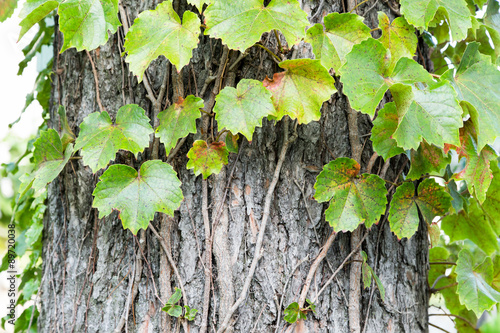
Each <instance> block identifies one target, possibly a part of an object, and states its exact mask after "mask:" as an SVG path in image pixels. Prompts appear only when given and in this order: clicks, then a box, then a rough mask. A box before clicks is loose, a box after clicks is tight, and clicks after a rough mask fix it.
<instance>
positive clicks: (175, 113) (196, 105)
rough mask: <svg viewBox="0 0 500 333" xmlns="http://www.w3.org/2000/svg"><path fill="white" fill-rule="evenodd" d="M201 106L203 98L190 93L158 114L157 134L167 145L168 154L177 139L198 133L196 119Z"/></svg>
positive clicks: (199, 113)
mask: <svg viewBox="0 0 500 333" xmlns="http://www.w3.org/2000/svg"><path fill="white" fill-rule="evenodd" d="M201 108H203V99H201V98H199V97H195V96H193V95H189V96H187V97H186V98H185V99H184V98H182V97H180V98H179V100H178V101H177V102H175V103H174V104H172V105H170V106H169V107H168V108H167V109H166V110H165V111H163V112H160V113H159V114H158V120H159V121H160V125H159V126H158V127H157V128H156V134H157V135H158V137H159V138H160V139H161V142H163V144H164V145H165V149H166V152H167V155H168V154H169V153H170V150H171V149H172V148H174V147H175V145H176V143H177V140H179V139H180V138H183V137H185V136H187V135H188V134H189V133H196V119H198V118H200V116H201V112H200V109H201Z"/></svg>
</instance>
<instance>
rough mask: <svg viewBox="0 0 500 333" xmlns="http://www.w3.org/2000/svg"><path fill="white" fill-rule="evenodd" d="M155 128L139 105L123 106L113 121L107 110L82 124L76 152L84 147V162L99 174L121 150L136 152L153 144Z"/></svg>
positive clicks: (89, 116) (95, 113) (95, 114)
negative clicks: (152, 134)
mask: <svg viewBox="0 0 500 333" xmlns="http://www.w3.org/2000/svg"><path fill="white" fill-rule="evenodd" d="M151 133H153V128H152V127H151V125H150V124H149V118H148V117H147V116H146V115H145V111H144V109H143V108H141V107H140V106H138V105H136V104H128V105H125V106H122V107H121V108H120V109H119V110H118V113H117V115H116V122H115V124H113V123H112V121H111V118H110V117H109V114H108V113H107V112H106V111H103V112H102V113H99V112H94V113H91V114H90V115H88V116H87V117H86V118H85V119H84V120H83V122H82V123H81V124H80V135H79V136H78V138H77V139H76V142H75V151H77V150H79V149H82V152H81V154H82V157H83V163H84V164H85V165H88V166H89V167H90V168H91V169H92V172H94V173H96V172H97V171H98V170H99V169H102V168H104V167H105V166H106V165H107V164H108V163H109V161H110V160H113V159H114V158H115V155H116V152H117V151H118V150H120V149H123V150H128V151H130V152H132V153H134V154H135V155H137V153H139V152H141V151H143V150H144V148H145V147H147V146H149V135H150V134H151Z"/></svg>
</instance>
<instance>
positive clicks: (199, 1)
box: [187, 0, 210, 311]
mask: <svg viewBox="0 0 500 333" xmlns="http://www.w3.org/2000/svg"><path fill="white" fill-rule="evenodd" d="M187 2H188V3H190V4H192V5H193V6H195V7H196V8H198V11H199V12H200V13H201V12H202V11H203V5H205V4H209V3H210V0H187ZM193 310H194V309H193ZM196 311H198V310H196Z"/></svg>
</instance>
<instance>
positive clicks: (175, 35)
mask: <svg viewBox="0 0 500 333" xmlns="http://www.w3.org/2000/svg"><path fill="white" fill-rule="evenodd" d="M199 34H200V20H199V19H198V15H196V14H195V13H193V12H191V11H189V10H186V11H185V12H184V15H183V17H182V23H181V20H180V18H179V15H177V13H176V12H175V10H174V9H173V7H172V1H170V0H169V1H165V2H162V3H160V4H159V5H158V6H157V7H156V9H154V10H148V11H144V12H142V13H140V14H139V16H138V17H137V18H136V19H135V21H134V24H133V25H132V26H131V27H130V30H129V31H128V33H127V35H126V36H125V39H126V40H125V44H124V47H125V52H127V53H128V55H127V59H126V61H127V62H128V63H129V64H130V70H131V71H132V72H134V74H135V75H137V77H138V80H139V82H141V81H142V76H143V74H144V71H145V70H146V68H148V66H149V64H150V63H151V61H153V60H155V59H156V58H158V57H159V56H161V55H163V56H165V57H166V58H167V59H168V60H170V62H171V63H172V64H173V65H175V67H176V68H177V71H180V70H181V69H182V67H184V66H185V65H187V64H189V60H190V59H191V57H192V53H193V49H195V48H196V47H197V45H198V35H199Z"/></svg>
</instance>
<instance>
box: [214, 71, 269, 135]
mask: <svg viewBox="0 0 500 333" xmlns="http://www.w3.org/2000/svg"><path fill="white" fill-rule="evenodd" d="M215 100H216V104H215V107H214V112H215V114H216V115H215V119H216V120H217V123H218V125H219V128H224V127H225V128H226V129H228V130H230V131H231V132H233V133H238V132H239V133H241V134H243V135H244V136H246V138H247V139H248V141H252V135H253V132H254V131H255V127H257V126H258V127H261V126H262V118H263V117H266V116H268V115H275V113H276V110H275V109H274V106H273V103H272V101H271V93H270V92H269V91H268V90H266V88H264V86H263V85H262V82H260V81H256V80H250V79H243V80H241V81H240V82H239V83H238V85H237V86H236V89H235V88H233V87H225V88H224V89H222V91H221V92H220V93H219V94H218V95H217V96H216V97H215Z"/></svg>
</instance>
